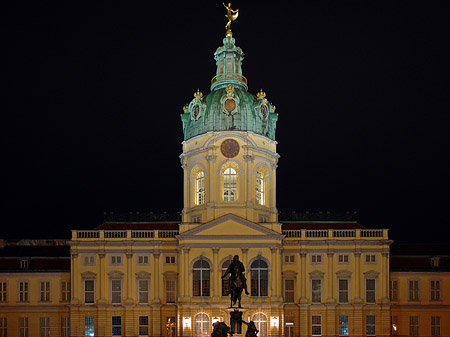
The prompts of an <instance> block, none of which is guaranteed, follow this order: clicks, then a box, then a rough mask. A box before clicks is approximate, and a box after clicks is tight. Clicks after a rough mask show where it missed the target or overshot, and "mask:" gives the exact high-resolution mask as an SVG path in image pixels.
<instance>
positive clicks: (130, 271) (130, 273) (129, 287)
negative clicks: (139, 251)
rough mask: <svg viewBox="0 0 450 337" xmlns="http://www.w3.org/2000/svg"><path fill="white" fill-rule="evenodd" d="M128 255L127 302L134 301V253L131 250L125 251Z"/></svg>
mask: <svg viewBox="0 0 450 337" xmlns="http://www.w3.org/2000/svg"><path fill="white" fill-rule="evenodd" d="M125 255H126V257H127V299H126V301H125V303H126V304H132V303H133V292H132V289H133V284H132V283H133V269H132V268H133V253H132V252H131V250H127V251H126V253H125Z"/></svg>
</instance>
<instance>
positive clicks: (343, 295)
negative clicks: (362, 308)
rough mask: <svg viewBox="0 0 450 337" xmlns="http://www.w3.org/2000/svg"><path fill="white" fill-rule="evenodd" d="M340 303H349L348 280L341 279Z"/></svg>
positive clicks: (339, 282) (339, 283) (339, 281)
mask: <svg viewBox="0 0 450 337" xmlns="http://www.w3.org/2000/svg"><path fill="white" fill-rule="evenodd" d="M338 285H339V303H348V280H347V279H339V280H338Z"/></svg>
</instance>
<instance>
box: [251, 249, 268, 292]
mask: <svg viewBox="0 0 450 337" xmlns="http://www.w3.org/2000/svg"><path fill="white" fill-rule="evenodd" d="M250 275H251V296H267V289H268V284H269V268H268V266H267V262H266V261H264V260H263V259H261V258H259V257H258V258H257V259H256V260H255V261H253V262H252V264H251V266H250Z"/></svg>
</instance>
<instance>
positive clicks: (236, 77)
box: [211, 73, 247, 85]
mask: <svg viewBox="0 0 450 337" xmlns="http://www.w3.org/2000/svg"><path fill="white" fill-rule="evenodd" d="M229 80H232V81H239V82H242V83H244V84H245V85H247V79H246V78H245V77H244V76H242V75H241V74H237V73H222V74H218V75H216V76H214V77H213V78H212V80H211V85H213V84H214V83H216V82H218V81H229Z"/></svg>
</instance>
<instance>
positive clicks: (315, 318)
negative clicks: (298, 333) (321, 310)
mask: <svg viewBox="0 0 450 337" xmlns="http://www.w3.org/2000/svg"><path fill="white" fill-rule="evenodd" d="M311 333H312V335H313V336H322V316H320V315H312V316H311Z"/></svg>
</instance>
